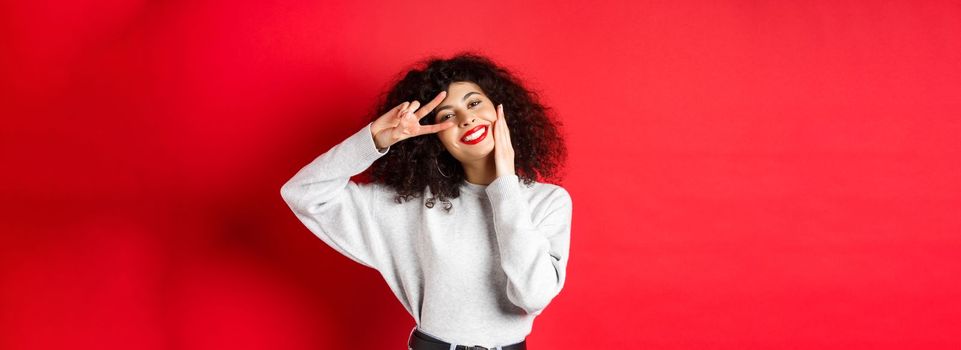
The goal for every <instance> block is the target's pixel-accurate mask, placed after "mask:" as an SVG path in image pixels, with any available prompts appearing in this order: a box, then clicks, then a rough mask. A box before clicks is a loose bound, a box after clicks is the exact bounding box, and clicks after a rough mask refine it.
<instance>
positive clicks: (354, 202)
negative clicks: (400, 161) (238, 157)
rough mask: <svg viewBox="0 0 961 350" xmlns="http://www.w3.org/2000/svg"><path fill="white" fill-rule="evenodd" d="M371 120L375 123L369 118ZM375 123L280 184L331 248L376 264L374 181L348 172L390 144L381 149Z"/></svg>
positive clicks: (286, 197)
mask: <svg viewBox="0 0 961 350" xmlns="http://www.w3.org/2000/svg"><path fill="white" fill-rule="evenodd" d="M371 124H372V123H371ZM371 124H367V125H366V126H364V128H363V129H361V130H360V131H357V132H356V133H354V134H353V135H351V136H350V137H348V138H347V139H346V140H344V141H342V142H341V143H339V144H337V145H335V146H334V147H332V148H331V149H330V150H328V151H327V152H325V153H324V154H321V155H320V156H318V157H317V158H315V159H314V160H313V161H311V162H310V163H309V164H307V165H306V166H304V167H303V168H301V169H300V171H298V172H297V174H295V175H294V176H293V177H292V178H291V179H290V180H288V181H287V182H286V183H285V184H284V185H283V186H282V187H281V189H280V194H281V196H282V197H283V199H284V201H285V202H286V203H287V205H288V206H289V207H290V209H291V210H293V212H294V214H296V216H297V218H298V219H300V221H301V222H302V223H303V224H304V225H305V226H307V228H308V229H309V230H310V231H311V232H312V233H314V234H315V235H316V236H317V237H319V238H320V239H321V240H323V241H324V243H326V244H327V245H329V246H330V247H331V248H333V249H334V250H336V251H337V252H339V253H341V254H342V255H344V256H347V257H348V258H350V259H352V260H354V261H356V262H358V263H360V264H362V265H365V266H367V267H371V268H374V269H377V266H378V262H377V261H376V260H377V256H376V255H377V254H376V252H378V251H379V250H378V248H379V247H380V244H381V242H380V241H379V239H377V237H376V234H377V231H376V226H375V225H373V223H374V217H373V214H372V213H371V203H372V196H373V191H374V186H373V185H372V184H357V183H355V182H353V181H350V177H351V176H354V175H357V174H360V173H362V172H363V171H364V170H366V169H367V168H368V167H370V165H371V164H373V163H374V161H375V160H377V159H378V158H380V157H381V156H383V155H385V154H387V152H388V151H389V150H390V147H389V146H388V147H387V148H384V149H383V150H382V151H378V149H377V146H375V144H374V140H373V133H372V132H371Z"/></svg>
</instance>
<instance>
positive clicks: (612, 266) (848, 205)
mask: <svg viewBox="0 0 961 350" xmlns="http://www.w3.org/2000/svg"><path fill="white" fill-rule="evenodd" d="M802 3H804V4H803V5H802V4H788V3H787V2H748V1H720V2H703V3H699V2H698V1H663V2H650V3H639V2H635V1H615V2H605V3H604V4H588V3H587V2H584V3H582V4H576V3H573V2H548V1H542V2H539V3H526V4H523V5H518V4H514V3H507V2H503V3H485V2H470V1H464V2H407V1H405V2H397V3H393V4H389V3H374V4H357V3H356V2H354V1H301V2H275V3H268V2H263V1H251V2H250V3H248V4H244V3H236V2H226V1H224V2H211V1H150V2H148V1H123V0H113V1H69V2H67V1H63V2H57V1H33V0H31V1H25V0H24V1H19V2H10V1H3V2H0V81H2V83H0V92H2V95H0V96H2V101H0V115H2V117H3V119H2V124H3V126H2V127H0V156H2V164H3V165H2V167H3V171H0V197H2V198H3V200H2V202H0V203H2V204H0V205H2V207H0V211H2V213H3V214H2V220H0V232H2V236H0V237H2V238H0V348H3V349H45V348H82V349H133V348H136V349H213V348H231V349H264V348H280V349H336V348H340V349H346V348H354V349H373V348H393V349H401V348H402V347H403V346H404V345H403V344H404V343H405V341H406V339H407V335H408V333H409V331H410V329H411V327H412V326H413V320H412V319H411V318H410V316H409V315H408V314H407V313H406V311H405V310H404V309H403V308H402V307H401V305H400V303H399V302H397V300H396V299H395V298H394V296H393V295H392V294H391V293H390V290H389V289H388V288H387V286H386V284H384V283H383V281H382V280H381V279H380V276H379V275H378V274H377V273H376V271H373V270H370V269H367V268H365V267H363V266H360V265H357V264H354V263H352V262H351V261H349V260H348V259H347V258H345V257H342V256H340V255H337V253H336V252H334V251H333V250H332V249H330V248H329V247H326V246H325V245H323V242H321V241H320V240H319V239H317V238H315V237H314V236H312V235H311V234H310V233H309V231H307V230H306V228H305V227H303V226H302V225H301V224H300V223H299V222H298V221H297V220H296V218H295V217H294V215H293V214H292V213H291V212H290V211H289V209H288V208H287V207H286V204H285V203H284V202H283V201H282V200H281V198H280V195H279V188H280V185H281V184H283V182H284V181H286V180H287V179H288V178H289V177H290V176H292V175H293V174H294V172H296V171H297V170H298V169H299V168H300V167H301V166H303V165H304V164H306V163H307V162H308V161H310V160H311V159H313V157H315V156H317V155H319V154H320V153H322V152H323V151H325V150H326V149H328V148H329V147H330V146H332V145H334V144H335V143H337V142H340V141H341V140H342V139H344V138H345V137H347V136H349V135H350V133H352V132H353V131H356V130H357V129H358V128H359V127H361V126H363V125H364V124H365V122H366V121H365V120H364V119H363V115H364V114H365V112H367V111H368V110H369V108H370V107H371V106H372V105H373V103H374V99H375V97H376V96H377V94H378V93H379V92H381V91H382V90H383V89H385V88H386V87H387V86H388V84H389V82H390V81H391V80H392V79H393V78H395V77H396V76H397V74H399V73H400V72H401V71H402V70H403V69H404V67H406V66H408V65H409V64H411V63H412V62H414V61H416V60H418V59H420V58H423V57H425V56H427V55H431V54H439V55H449V54H451V53H454V52H457V51H460V50H464V49H473V50H477V51H480V52H482V53H486V54H488V55H490V56H492V57H494V58H496V59H498V60H499V61H501V62H502V63H504V64H505V65H507V66H509V67H511V68H513V69H515V70H516V71H517V72H519V73H520V74H521V75H522V77H524V78H525V79H527V81H528V82H529V83H530V85H531V86H532V87H534V88H535V89H538V90H540V91H541V92H542V94H543V96H544V98H545V100H546V102H548V104H550V105H551V106H553V107H554V108H555V109H556V111H557V113H558V114H559V115H560V116H561V118H562V119H563V121H564V123H565V129H564V130H565V131H566V133H567V134H568V135H569V137H568V140H569V147H570V150H571V157H570V162H569V167H568V176H567V178H566V180H565V181H564V182H563V183H562V185H563V186H565V187H566V188H567V189H568V190H569V191H570V193H571V195H572V197H573V200H574V208H575V210H574V227H573V233H572V235H573V236H572V255H571V258H570V266H569V270H568V273H569V279H568V282H567V285H566V287H565V289H564V290H563V291H562V293H561V294H560V296H558V297H557V298H556V299H555V300H554V301H553V302H552V304H551V306H550V307H549V308H548V309H547V310H546V311H545V312H544V313H543V314H542V315H541V316H540V317H538V319H537V322H535V325H534V331H533V333H532V334H531V336H530V337H529V338H528V340H529V341H530V345H531V347H532V348H533V349H549V348H561V349H580V348H584V349H599V348H603V347H604V346H618V347H624V346H627V347H629V348H648V349H705V348H712V349H745V348H763V349H787V348H791V349H793V348H802V349H814V348H819V349H828V348H845V349H847V348H873V349H878V348H889V349H908V348H915V349H919V348H931V349H933V348H941V349H947V348H958V347H959V346H961V338H959V336H958V335H957V330H958V329H961V321H959V320H961V298H959V296H961V283H959V282H958V281H959V279H958V277H957V276H959V275H961V260H959V259H958V252H959V251H961V238H959V232H961V215H959V214H961V162H959V155H961V154H959V152H961V142H959V137H958V135H959V134H961V92H959V90H961V89H959V87H961V64H959V62H961V40H959V39H958V38H959V36H961V4H959V3H958V2H957V1H888V2H877V1H863V2H842V3H840V4H839V2H836V1H819V2H802ZM352 339H353V340H352Z"/></svg>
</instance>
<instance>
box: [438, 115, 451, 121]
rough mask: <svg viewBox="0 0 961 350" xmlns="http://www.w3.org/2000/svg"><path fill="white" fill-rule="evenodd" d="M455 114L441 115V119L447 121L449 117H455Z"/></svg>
mask: <svg viewBox="0 0 961 350" xmlns="http://www.w3.org/2000/svg"><path fill="white" fill-rule="evenodd" d="M453 116H454V115H453V114H447V115H444V116H441V117H440V121H445V120H447V118H449V117H453Z"/></svg>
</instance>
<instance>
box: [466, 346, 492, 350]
mask: <svg viewBox="0 0 961 350" xmlns="http://www.w3.org/2000/svg"><path fill="white" fill-rule="evenodd" d="M467 350H491V349H490V348H485V347H483V346H480V345H474V346H468V347H467Z"/></svg>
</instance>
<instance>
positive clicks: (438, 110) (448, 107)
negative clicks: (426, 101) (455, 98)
mask: <svg viewBox="0 0 961 350" xmlns="http://www.w3.org/2000/svg"><path fill="white" fill-rule="evenodd" d="M473 94H480V93H479V92H477V91H471V92H468V93H467V95H464V97H463V98H461V99H460V100H461V102H463V101H466V100H467V98H468V97H470V95H473ZM451 108H454V107H453V106H451V105H447V106H440V107H439V108H437V109H435V110H434V113H440V111H441V110H442V109H451Z"/></svg>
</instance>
